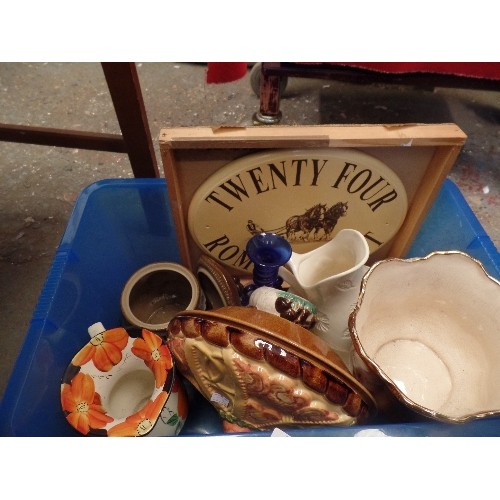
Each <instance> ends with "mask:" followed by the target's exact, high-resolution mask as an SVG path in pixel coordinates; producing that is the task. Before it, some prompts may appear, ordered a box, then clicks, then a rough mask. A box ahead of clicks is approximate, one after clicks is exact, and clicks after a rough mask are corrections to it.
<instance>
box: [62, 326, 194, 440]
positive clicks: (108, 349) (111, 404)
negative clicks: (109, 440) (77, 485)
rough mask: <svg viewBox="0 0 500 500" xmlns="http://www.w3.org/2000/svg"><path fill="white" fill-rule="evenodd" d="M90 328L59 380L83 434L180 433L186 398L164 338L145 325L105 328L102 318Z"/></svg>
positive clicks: (65, 406) (69, 414)
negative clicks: (86, 341) (83, 342)
mask: <svg viewBox="0 0 500 500" xmlns="http://www.w3.org/2000/svg"><path fill="white" fill-rule="evenodd" d="M89 334H90V336H91V339H90V341H89V342H88V343H87V344H86V345H85V346H83V347H82V349H80V350H79V351H78V352H77V353H76V354H75V356H74V357H73V359H72V360H71V363H70V364H69V366H68V367H67V369H66V371H65V373H64V376H63V380H62V383H61V406H62V410H63V413H64V415H65V417H66V420H67V421H68V423H69V424H70V425H71V426H72V427H74V428H75V429H76V430H77V431H78V432H79V433H80V434H83V435H94V436H146V435H148V436H174V435H177V434H178V433H179V432H180V431H181V429H182V427H183V425H184V422H185V420H186V418H187V404H188V400H187V395H186V393H185V389H184V386H183V385H182V381H181V379H180V378H179V377H178V376H177V373H176V371H175V366H174V364H173V360H172V356H171V354H170V351H169V349H168V347H167V345H166V344H165V341H164V340H162V339H161V338H160V337H159V336H158V335H156V334H155V333H153V332H150V331H148V330H145V329H136V328H129V329H125V328H112V329H109V330H105V329H104V327H103V326H102V324H101V323H96V324H95V325H92V326H91V327H90V328H89Z"/></svg>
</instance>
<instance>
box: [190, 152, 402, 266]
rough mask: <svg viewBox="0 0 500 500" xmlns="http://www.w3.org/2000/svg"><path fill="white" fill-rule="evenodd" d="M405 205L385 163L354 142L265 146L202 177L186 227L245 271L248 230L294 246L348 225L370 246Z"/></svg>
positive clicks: (380, 240) (393, 229)
mask: <svg viewBox="0 0 500 500" xmlns="http://www.w3.org/2000/svg"><path fill="white" fill-rule="evenodd" d="M407 208H408V200H407V194H406V190H405V187H404V185H403V183H402V182H401V180H400V179H399V177H398V176H397V175H396V174H395V172H394V171H393V170H392V169H391V168H389V167H388V166H387V165H386V164H385V163H383V162H382V161H380V160H379V159H377V158H375V157H374V156H372V155H368V154H367V153H364V152H361V151H358V150H355V149H350V148H349V149H342V148H338V149H337V148H334V149H332V148H330V149H304V150H287V149H283V150H273V151H265V152H260V153H254V154H250V155H247V156H244V157H241V158H238V159H237V160H235V161H233V162H230V163H229V164H227V165H225V166H224V167H222V168H220V169H219V170H218V171H217V172H216V173H215V174H214V175H212V176H211V177H209V178H208V179H207V180H206V181H205V182H203V183H202V184H201V185H200V186H199V187H198V189H197V190H196V192H195V193H194V195H193V197H192V200H191V203H190V206H189V211H188V227H189V231H190V234H191V236H192V238H193V239H194V241H195V243H196V244H197V245H198V246H199V248H200V249H201V250H202V252H203V253H205V254H208V255H210V256H211V257H212V258H214V259H216V260H218V261H219V262H221V263H222V264H224V265H225V266H228V267H230V268H232V269H233V270H236V271H239V273H240V274H250V273H251V268H252V262H251V261H250V259H249V257H248V255H247V254H246V252H245V247H246V244H247V242H248V240H249V238H250V237H251V236H252V235H254V234H258V233H262V232H266V233H275V234H278V235H279V236H283V237H284V238H286V239H287V240H288V241H289V242H290V244H291V245H292V248H293V250H294V251H295V252H298V253H304V252H307V251H310V250H312V249H313V248H317V247H318V246H321V245H322V244H323V243H325V242H327V241H329V240H330V239H331V238H333V237H334V236H335V235H336V234H337V233H338V232H339V231H340V230H341V229H346V228H351V229H356V230H358V231H359V232H361V233H362V234H363V236H365V237H366V239H367V240H368V244H369V246H370V253H372V252H374V251H376V250H379V249H380V248H382V247H383V246H384V245H385V244H386V243H388V242H389V241H390V240H391V239H392V238H393V237H394V236H395V234H396V233H397V231H398V230H399V228H400V227H401V224H402V223H403V221H404V219H405V217H406V212H407Z"/></svg>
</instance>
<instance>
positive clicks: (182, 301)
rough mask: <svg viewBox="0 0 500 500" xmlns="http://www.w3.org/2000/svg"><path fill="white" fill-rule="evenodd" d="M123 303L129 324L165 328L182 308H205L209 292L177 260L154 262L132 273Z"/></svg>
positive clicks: (121, 300)
mask: <svg viewBox="0 0 500 500" xmlns="http://www.w3.org/2000/svg"><path fill="white" fill-rule="evenodd" d="M120 306H121V310H122V314H123V317H124V318H125V320H126V321H127V323H128V324H130V325H133V326H136V327H139V328H146V329H148V330H151V331H164V330H166V328H167V326H168V322H169V321H170V319H171V318H173V317H174V316H175V315H176V314H177V313H178V312H179V311H183V310H184V309H196V308H202V307H203V308H204V307H205V296H204V295H203V292H202V290H201V288H200V284H199V282H198V280H197V279H196V277H195V275H194V274H193V273H192V272H191V271H190V270H189V269H187V268H186V267H184V266H182V265H180V264H177V263H175V262H154V263H152V264H148V265H147V266H144V267H141V268H140V269H138V270H137V271H136V272H135V273H134V274H132V276H130V278H129V279H128V280H127V282H126V283H125V286H124V287H123V290H122V293H121V297H120Z"/></svg>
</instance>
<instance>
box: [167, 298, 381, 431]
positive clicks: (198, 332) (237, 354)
mask: <svg viewBox="0 0 500 500" xmlns="http://www.w3.org/2000/svg"><path fill="white" fill-rule="evenodd" d="M168 345H169V347H170V349H171V351H172V354H173V356H174V358H175V361H176V366H177V367H178V368H179V370H180V371H181V372H182V373H183V375H184V376H185V377H186V378H187V379H188V380H189V381H190V382H191V383H192V384H193V385H194V386H195V387H196V388H197V389H198V390H199V391H200V393H201V394H202V395H203V396H204V397H205V398H206V399H207V400H208V401H210V403H211V404H212V405H213V406H214V407H215V408H216V410H217V411H218V412H219V414H220V415H221V417H222V418H223V419H224V420H225V421H226V422H231V423H234V424H236V425H237V426H240V427H243V428H250V429H266V428H271V427H275V426H278V427H290V426H292V427H306V426H318V425H355V424H361V423H365V422H367V421H368V420H369V419H370V418H371V417H373V416H374V415H375V414H376V406H375V402H374V400H373V398H372V396H371V395H370V393H369V392H368V391H367V390H366V389H365V388H364V386H363V385H362V384H360V383H359V382H358V381H357V380H356V379H355V378H354V377H353V376H352V375H351V374H350V373H349V371H348V370H347V368H346V366H345V364H344V363H343V362H342V360H341V359H340V358H339V357H338V356H337V354H336V353H335V352H334V351H333V350H332V349H331V348H330V347H329V346H328V345H327V344H326V343H325V342H324V341H322V340H321V339H320V338H319V337H317V336H316V335H314V334H313V333H311V332H310V331H308V330H306V329H305V328H302V327H301V326H299V325H297V324H294V323H291V322H290V321H288V320H286V319H283V318H281V317H279V316H276V315H273V314H271V313H268V312H266V311H260V310H258V309H256V308H254V307H248V306H232V307H222V308H220V309H218V310H213V311H184V312H182V313H179V314H178V315H177V316H176V317H175V318H174V319H172V321H171V322H170V323H169V326H168Z"/></svg>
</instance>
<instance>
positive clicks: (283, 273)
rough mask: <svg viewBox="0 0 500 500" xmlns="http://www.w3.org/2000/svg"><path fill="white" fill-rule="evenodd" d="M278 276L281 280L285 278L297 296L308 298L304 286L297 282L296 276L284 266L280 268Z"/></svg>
mask: <svg viewBox="0 0 500 500" xmlns="http://www.w3.org/2000/svg"><path fill="white" fill-rule="evenodd" d="M278 274H279V276H280V277H281V278H283V280H284V281H286V282H287V283H288V284H289V285H290V286H291V287H292V289H293V293H294V294H295V295H299V296H301V297H303V298H307V297H306V292H305V290H304V289H303V288H302V286H300V284H299V282H298V281H297V278H295V276H294V275H293V274H292V273H291V272H290V271H289V270H288V269H286V268H285V267H283V266H280V268H279V269H278Z"/></svg>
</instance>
